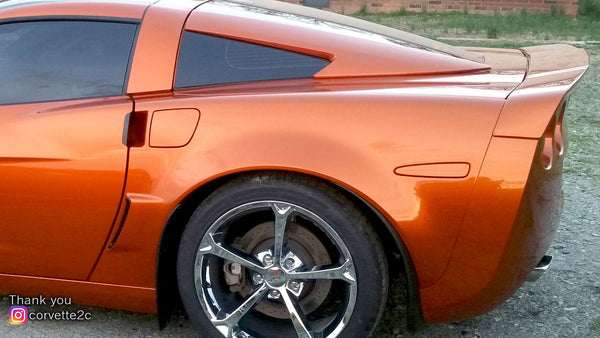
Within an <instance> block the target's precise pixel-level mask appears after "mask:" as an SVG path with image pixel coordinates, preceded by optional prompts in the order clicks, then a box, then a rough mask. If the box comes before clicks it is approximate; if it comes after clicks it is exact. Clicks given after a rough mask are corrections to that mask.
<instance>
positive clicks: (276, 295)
mask: <svg viewBox="0 0 600 338" xmlns="http://www.w3.org/2000/svg"><path fill="white" fill-rule="evenodd" d="M279 296H280V294H279V291H277V290H271V291H269V298H271V299H279Z"/></svg>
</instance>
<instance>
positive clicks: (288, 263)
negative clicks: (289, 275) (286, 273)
mask: <svg viewBox="0 0 600 338" xmlns="http://www.w3.org/2000/svg"><path fill="white" fill-rule="evenodd" d="M294 265H295V262H294V260H293V259H291V258H288V259H286V260H285V262H283V267H284V268H286V269H288V270H291V269H293V268H294Z"/></svg>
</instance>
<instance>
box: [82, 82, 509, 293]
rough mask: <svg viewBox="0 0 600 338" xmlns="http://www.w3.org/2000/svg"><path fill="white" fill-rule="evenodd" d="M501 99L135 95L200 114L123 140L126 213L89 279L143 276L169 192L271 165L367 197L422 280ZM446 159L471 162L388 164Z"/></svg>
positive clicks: (450, 233)
mask: <svg viewBox="0 0 600 338" xmlns="http://www.w3.org/2000/svg"><path fill="white" fill-rule="evenodd" d="M224 88H226V87H224ZM200 92H201V90H200ZM503 102H504V101H503V100H501V99H483V98H475V97H453V96H445V97H440V96H433V95H421V96H419V95H416V96H415V95H396V94H394V95H392V94H389V93H385V92H382V93H379V94H378V92H377V91H373V92H371V93H369V92H360V91H348V92H337V93H328V92H320V93H284V92H281V93H270V94H243V93H234V94H232V93H231V92H229V93H228V91H227V89H223V90H222V92H221V93H216V92H215V91H214V90H212V91H210V95H202V94H200V93H199V92H197V93H195V94H194V95H189V96H187V95H186V96H184V95H180V96H178V97H177V98H174V97H172V96H166V95H165V96H162V97H161V96H156V97H137V98H136V110H138V111H139V110H141V111H148V113H149V114H152V112H153V111H155V110H162V109H169V108H173V107H177V108H180V109H185V108H195V109H198V110H199V111H200V114H201V117H200V122H199V124H198V127H197V129H196V131H195V134H194V138H193V139H192V141H191V142H190V143H189V144H188V145H187V146H185V147H179V148H152V147H149V146H148V144H146V145H144V146H143V147H140V148H132V149H131V152H130V158H129V159H130V162H129V175H128V180H127V187H126V196H127V197H129V198H130V199H131V202H132V203H131V208H130V211H129V215H128V217H127V221H126V224H125V226H124V227H123V231H122V233H121V235H120V237H119V240H118V242H117V244H116V245H115V246H114V247H113V248H111V249H110V250H107V251H106V252H105V253H104V254H103V256H102V258H101V260H100V262H99V264H98V266H97V268H96V270H95V272H94V275H93V276H92V281H97V282H105V283H116V284H125V285H135V286H144V287H152V286H154V285H155V273H156V271H155V265H154V260H155V258H156V255H157V243H158V242H159V240H160V236H161V233H162V230H163V227H164V224H165V222H166V219H167V217H168V216H169V214H170V213H171V212H172V210H173V209H174V208H175V206H176V205H177V204H178V203H180V202H181V201H182V200H183V199H184V198H185V197H186V196H188V195H189V194H190V193H192V192H193V191H194V190H195V189H197V188H199V187H201V186H202V185H204V184H206V183H208V182H211V181H212V180H214V179H216V178H219V177H222V176H225V175H228V174H233V173H240V172H246V171H251V170H272V169H275V170H288V171H295V172H300V173H306V174H309V175H315V176H318V177H322V178H325V179H327V180H330V181H333V182H335V183H337V184H339V185H341V186H343V187H345V188H346V189H349V190H350V191H352V192H354V193H356V194H358V195H359V196H361V197H362V198H364V199H365V200H367V201H368V202H369V203H371V204H372V205H373V206H375V207H376V208H377V209H378V210H379V211H380V212H381V213H382V214H383V215H384V216H385V217H386V218H388V219H389V220H392V222H391V223H392V224H393V225H394V227H395V228H396V230H397V231H398V232H399V233H400V235H401V237H402V238H403V240H404V241H405V244H406V245H407V247H408V250H409V252H410V253H411V258H412V260H413V261H414V263H415V266H416V267H417V275H418V277H419V283H420V286H421V287H425V286H428V285H432V284H433V283H435V282H436V281H437V280H438V279H439V278H440V277H441V275H442V273H443V272H444V269H445V267H446V264H447V262H448V260H449V258H450V254H451V252H452V250H453V248H454V244H455V240H456V237H457V235H458V232H459V230H460V226H461V224H462V220H463V217H464V214H465V211H466V207H467V204H468V201H469V198H470V195H471V192H472V189H473V184H474V182H475V177H476V176H477V174H478V172H479V170H480V165H481V161H482V159H483V157H484V154H485V152H486V150H487V146H488V144H489V141H490V137H491V133H492V130H493V127H494V124H495V122H496V119H497V117H498V113H499V111H500V109H501V106H502V103H503ZM173 132H174V133H175V132H177V131H175V130H174V131H173ZM456 162H461V163H469V164H470V170H469V171H468V173H465V175H466V176H465V177H459V178H448V176H450V177H453V176H452V175H453V173H451V174H452V175H447V173H444V172H443V170H441V172H438V173H437V174H436V175H432V177H410V176H399V175H397V174H395V173H394V169H395V168H397V167H401V166H407V165H415V164H431V163H456ZM440 168H444V166H443V165H442V166H440ZM451 172H452V170H451ZM444 176H445V177H444ZM339 226H343V225H339ZM124 262H136V264H124Z"/></svg>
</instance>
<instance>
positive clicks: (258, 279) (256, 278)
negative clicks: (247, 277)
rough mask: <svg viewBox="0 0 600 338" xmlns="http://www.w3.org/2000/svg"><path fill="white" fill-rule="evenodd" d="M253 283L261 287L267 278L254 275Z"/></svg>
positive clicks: (258, 274)
mask: <svg viewBox="0 0 600 338" xmlns="http://www.w3.org/2000/svg"><path fill="white" fill-rule="evenodd" d="M252 282H253V283H254V285H260V284H262V283H264V282H265V277H263V275H261V274H260V273H255V274H254V275H252Z"/></svg>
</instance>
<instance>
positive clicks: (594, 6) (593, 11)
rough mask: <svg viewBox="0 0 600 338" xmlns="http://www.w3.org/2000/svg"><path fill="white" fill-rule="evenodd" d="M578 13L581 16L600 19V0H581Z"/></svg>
mask: <svg viewBox="0 0 600 338" xmlns="http://www.w3.org/2000/svg"><path fill="white" fill-rule="evenodd" d="M577 14H578V15H579V16H581V17H587V18H593V19H600V0H579V8H578V10H577Z"/></svg>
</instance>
